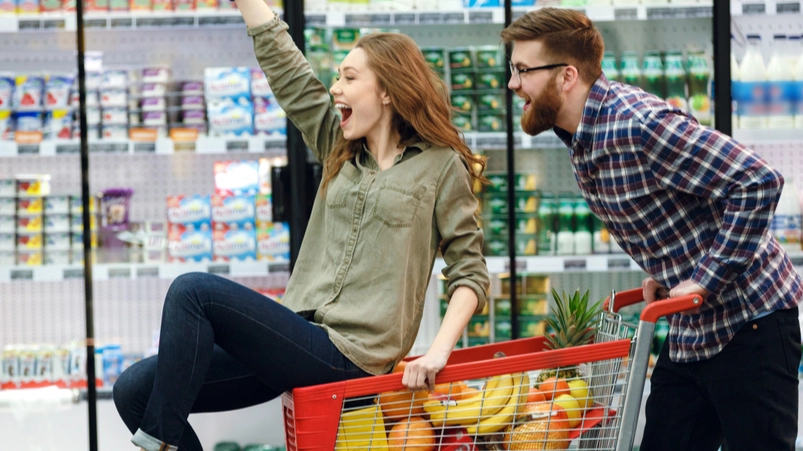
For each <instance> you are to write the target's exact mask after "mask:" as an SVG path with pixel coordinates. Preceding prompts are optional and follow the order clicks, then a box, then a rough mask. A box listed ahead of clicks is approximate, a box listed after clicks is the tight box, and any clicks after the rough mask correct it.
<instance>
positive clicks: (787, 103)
mask: <svg viewBox="0 0 803 451" xmlns="http://www.w3.org/2000/svg"><path fill="white" fill-rule="evenodd" d="M787 53H788V52H787V47H786V35H785V34H776V35H775V36H773V50H772V56H771V57H770V62H769V64H768V65H767V128H774V129H790V128H792V127H793V126H794V122H795V119H794V112H793V102H792V98H793V97H792V96H793V93H792V88H793V81H794V78H795V74H794V68H793V67H791V66H790V65H789V57H788V55H787Z"/></svg>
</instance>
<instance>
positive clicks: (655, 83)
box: [641, 50, 666, 98]
mask: <svg viewBox="0 0 803 451" xmlns="http://www.w3.org/2000/svg"><path fill="white" fill-rule="evenodd" d="M641 69H642V70H641V79H642V82H643V86H642V87H641V88H642V89H643V90H645V91H647V92H649V93H650V94H655V95H656V96H658V97H661V98H663V97H665V96H666V95H665V92H664V91H665V90H666V87H665V83H664V64H663V62H662V61H661V53H660V52H658V51H654V50H653V51H649V52H646V53H644V62H643V63H642V68H641Z"/></svg>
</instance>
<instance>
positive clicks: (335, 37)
mask: <svg viewBox="0 0 803 451" xmlns="http://www.w3.org/2000/svg"><path fill="white" fill-rule="evenodd" d="M359 40H360V30H358V29H356V28H338V29H335V30H332V49H333V50H351V49H353V48H354V46H355V45H357V41H359ZM346 53H348V52H346Z"/></svg>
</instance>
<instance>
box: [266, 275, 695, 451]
mask: <svg viewBox="0 0 803 451" xmlns="http://www.w3.org/2000/svg"><path fill="white" fill-rule="evenodd" d="M642 300H643V298H642V290H641V288H638V289H633V290H628V291H624V292H621V293H615V292H614V293H612V294H611V297H609V298H608V299H607V300H606V302H605V304H604V308H603V312H602V313H601V314H600V318H599V323H598V328H597V334H596V337H595V342H594V343H593V344H587V345H582V346H576V347H573V348H566V349H558V350H549V349H547V348H546V347H545V339H544V337H536V338H526V339H520V340H512V341H508V342H503V343H495V344H490V345H484V346H477V347H472V348H468V349H459V350H456V351H454V352H453V353H452V355H451V357H450V358H449V362H448V364H447V365H446V367H445V368H444V369H443V370H442V371H441V372H440V373H438V376H437V388H436V390H435V392H432V393H427V392H410V391H408V390H406V389H405V387H404V386H403V385H402V383H401V380H402V373H393V374H388V375H383V376H375V377H369V378H363V379H355V380H350V381H345V382H338V383H331V384H324V385H316V386H311V387H304V388H297V389H294V390H293V391H292V392H286V393H284V395H283V397H282V408H283V417H284V422H285V434H286V442H287V449H288V451H332V450H337V451H397V450H399V451H401V450H408V451H435V450H437V451H458V450H465V451H472V450H476V451H479V450H542V449H569V448H571V449H584V450H616V451H621V450H630V449H631V448H632V446H633V440H634V437H635V432H636V424H637V420H638V414H639V409H640V407H641V398H642V392H643V390H644V382H645V379H646V374H647V366H648V362H649V357H650V346H651V343H652V338H653V334H654V331H655V322H656V321H657V320H658V319H659V318H661V317H663V316H666V315H670V314H673V313H677V312H681V311H684V310H689V309H693V308H696V307H699V306H700V305H701V303H702V299H701V298H700V296H696V295H690V296H683V297H678V298H671V299H667V300H663V301H658V302H655V303H652V304H650V305H648V306H646V307H645V308H644V309H643V310H642V312H641V316H640V320H639V322H638V324H630V323H628V322H627V321H625V320H624V319H623V317H622V315H621V314H619V309H620V308H622V307H625V306H628V305H632V304H635V303H638V302H641V301H642ZM414 359H415V358H414V357H413V358H409V359H407V360H414ZM541 373H544V376H541V379H543V380H542V381H539V375H540V374H541ZM545 376H552V377H551V378H550V377H545ZM531 387H537V388H539V389H540V390H538V391H537V392H536V391H535V390H533V389H532V388H531Z"/></svg>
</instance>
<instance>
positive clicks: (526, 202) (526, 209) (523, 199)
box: [484, 191, 538, 215]
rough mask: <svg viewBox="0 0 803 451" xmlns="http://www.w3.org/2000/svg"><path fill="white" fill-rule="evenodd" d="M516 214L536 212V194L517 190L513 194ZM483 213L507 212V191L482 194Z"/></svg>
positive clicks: (497, 213) (498, 213)
mask: <svg viewBox="0 0 803 451" xmlns="http://www.w3.org/2000/svg"><path fill="white" fill-rule="evenodd" d="M514 202H515V204H514V211H515V212H516V214H517V215H518V214H522V213H527V214H530V213H536V212H537V211H538V195H537V194H536V193H535V192H527V191H522V192H517V193H516V194H515V196H514ZM484 205H485V214H491V215H504V214H507V193H505V192H495V193H492V192H488V193H485V195H484Z"/></svg>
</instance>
